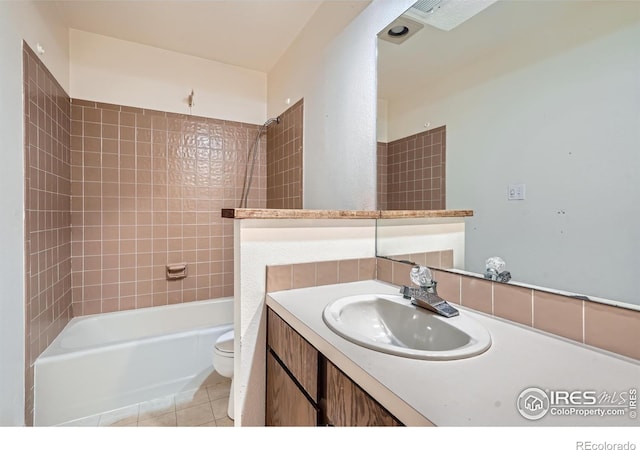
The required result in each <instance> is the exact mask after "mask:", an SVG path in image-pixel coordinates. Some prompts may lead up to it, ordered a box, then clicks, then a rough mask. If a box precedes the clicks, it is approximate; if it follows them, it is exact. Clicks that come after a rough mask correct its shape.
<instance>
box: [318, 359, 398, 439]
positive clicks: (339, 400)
mask: <svg viewBox="0 0 640 450" xmlns="http://www.w3.org/2000/svg"><path fill="white" fill-rule="evenodd" d="M324 391H325V392H324V397H325V399H324V401H323V402H322V404H323V406H324V409H326V411H325V416H326V417H325V419H326V421H327V422H328V425H333V426H337V427H338V426H352V427H358V426H373V427H378V426H402V423H400V422H399V421H398V420H397V419H396V418H395V417H393V416H392V415H391V414H390V413H389V411H387V410H386V409H385V408H384V407H383V406H382V405H380V404H379V403H378V402H377V401H375V400H374V399H373V398H372V397H371V396H370V395H369V394H367V393H366V392H365V391H363V390H362V389H361V388H360V387H359V386H358V385H357V384H355V383H354V382H353V381H351V379H350V378H349V377H347V376H346V375H345V374H343V373H342V372H341V371H340V370H339V369H338V368H337V367H336V366H334V365H333V364H332V363H331V361H329V360H327V361H326V371H325V389H324Z"/></svg>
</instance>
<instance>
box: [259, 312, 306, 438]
mask: <svg viewBox="0 0 640 450" xmlns="http://www.w3.org/2000/svg"><path fill="white" fill-rule="evenodd" d="M266 391H267V392H266V395H267V398H266V407H267V410H266V415H265V423H266V425H267V426H316V425H317V424H318V351H317V350H316V349H315V348H313V346H311V344H309V343H308V342H307V341H306V340H305V339H304V338H303V337H302V336H300V335H299V334H298V333H297V332H296V331H295V330H294V329H293V328H291V327H290V326H289V325H288V324H287V323H286V322H285V321H284V320H282V319H281V318H280V316H278V315H277V314H276V313H274V312H273V311H272V310H271V309H268V313H267V389H266Z"/></svg>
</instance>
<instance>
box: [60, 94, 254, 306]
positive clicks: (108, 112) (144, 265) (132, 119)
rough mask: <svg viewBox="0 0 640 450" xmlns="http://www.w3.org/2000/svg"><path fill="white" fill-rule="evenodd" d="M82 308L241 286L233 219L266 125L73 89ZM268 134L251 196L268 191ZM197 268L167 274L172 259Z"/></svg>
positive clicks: (77, 297)
mask: <svg viewBox="0 0 640 450" xmlns="http://www.w3.org/2000/svg"><path fill="white" fill-rule="evenodd" d="M71 102H72V104H71V163H72V166H71V192H72V195H73V199H72V204H71V221H72V224H73V235H72V253H73V280H72V284H73V308H74V315H85V314H94V313H101V312H110V311H118V310H126V309H135V308H142V307H147V306H160V305H166V304H172V303H181V302H189V301H194V300H205V299H209V298H217V297H226V296H230V295H233V222H232V221H229V220H223V219H222V218H221V215H220V210H221V209H222V208H234V207H237V206H238V205H239V202H240V197H241V194H242V192H241V191H242V185H243V179H244V178H243V177H244V175H245V166H246V164H245V163H246V160H247V152H248V150H249V148H250V146H252V145H253V143H254V142H255V139H256V133H257V132H258V126H256V125H251V124H245V123H238V122H230V121H222V120H216V119H208V118H201V117H194V116H188V115H181V114H174V113H165V112H161V111H152V110H146V109H140V108H131V107H128V106H121V105H113V104H104V103H96V102H92V101H85V100H80V99H72V101H71ZM265 141H266V140H265V138H264V137H263V138H262V139H261V142H260V147H261V148H260V152H259V157H258V160H257V163H256V167H255V172H254V178H253V183H252V187H251V192H250V196H249V201H248V206H249V207H257V208H263V207H264V206H265V202H266V200H265V198H266V174H265V167H266V158H265V145H266V142H265ZM179 263H186V264H187V270H188V276H187V278H184V279H181V280H167V277H166V266H167V265H168V264H179Z"/></svg>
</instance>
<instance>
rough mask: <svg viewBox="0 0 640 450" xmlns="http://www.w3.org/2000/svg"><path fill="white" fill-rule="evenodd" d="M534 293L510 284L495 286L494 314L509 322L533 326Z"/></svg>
mask: <svg viewBox="0 0 640 450" xmlns="http://www.w3.org/2000/svg"><path fill="white" fill-rule="evenodd" d="M532 310H533V293H532V292H531V289H525V288H522V287H518V286H512V285H509V284H502V283H494V284H493V313H494V314H495V315H496V316H498V317H502V318H504V319H507V320H512V321H514V322H518V323H521V324H523V325H528V326H533V315H532Z"/></svg>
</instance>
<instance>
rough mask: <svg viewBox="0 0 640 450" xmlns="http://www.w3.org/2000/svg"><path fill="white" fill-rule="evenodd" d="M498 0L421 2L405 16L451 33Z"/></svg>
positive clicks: (423, 0)
mask: <svg viewBox="0 0 640 450" xmlns="http://www.w3.org/2000/svg"><path fill="white" fill-rule="evenodd" d="M496 1H497V0H419V1H417V2H416V3H415V4H414V5H413V6H412V7H411V8H409V9H408V10H407V12H406V13H405V14H404V15H405V16H408V17H411V18H412V19H414V20H418V21H420V22H422V23H425V24H427V25H431V26H432V27H436V28H439V29H441V30H445V31H449V30H452V29H453V28H455V27H457V26H458V25H460V24H461V23H462V22H464V21H466V20H468V19H470V18H471V17H473V16H475V15H476V14H478V13H479V12H480V11H482V10H484V9H485V8H487V7H488V6H490V5H492V4H493V3H495V2H496Z"/></svg>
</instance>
